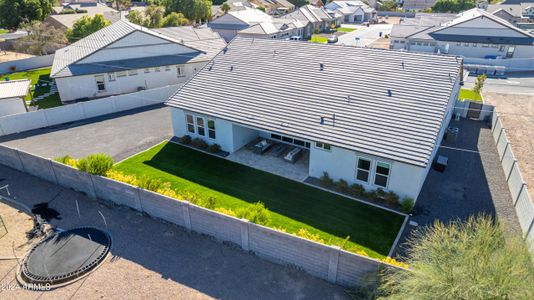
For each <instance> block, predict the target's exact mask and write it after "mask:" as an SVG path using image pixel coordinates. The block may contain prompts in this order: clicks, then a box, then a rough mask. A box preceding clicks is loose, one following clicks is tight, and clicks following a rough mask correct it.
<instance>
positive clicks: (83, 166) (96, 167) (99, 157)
mask: <svg viewBox="0 0 534 300" xmlns="http://www.w3.org/2000/svg"><path fill="white" fill-rule="evenodd" d="M113 164H114V162H113V158H111V156H109V155H106V154H103V153H98V154H91V155H89V156H87V157H84V158H82V159H80V160H78V164H77V165H78V169H80V170H81V171H84V172H86V173H90V174H94V175H100V176H105V175H106V173H107V172H108V171H109V170H111V169H112V168H113Z"/></svg>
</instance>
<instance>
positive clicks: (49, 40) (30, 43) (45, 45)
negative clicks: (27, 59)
mask: <svg viewBox="0 0 534 300" xmlns="http://www.w3.org/2000/svg"><path fill="white" fill-rule="evenodd" d="M20 27H21V28H23V29H24V30H26V31H27V32H28V35H27V36H25V37H23V38H21V39H18V40H17V41H16V42H15V49H16V50H17V52H23V53H28V54H33V55H46V54H51V53H54V52H55V51H56V50H57V49H60V48H63V47H65V45H66V44H67V39H66V38H65V34H64V33H63V31H61V30H59V29H56V28H54V27H53V26H51V25H48V24H44V23H41V22H38V21H33V22H31V23H23V24H21V25H20Z"/></svg>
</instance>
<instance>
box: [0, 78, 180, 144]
mask: <svg viewBox="0 0 534 300" xmlns="http://www.w3.org/2000/svg"><path fill="white" fill-rule="evenodd" d="M180 86H181V85H179V84H176V85H168V86H165V87H161V88H155V89H150V90H145V91H140V92H136V93H130V94H124V95H118V96H111V97H106V98H102V99H96V100H89V101H86V102H78V103H75V104H68V105H64V106H59V107H55V108H50V109H42V110H37V111H32V112H27V113H21V114H16V115H9V116H4V117H0V136H3V135H8V134H13V133H19V132H24V131H28V130H33V129H38V128H44V127H48V126H53V125H59V124H63V123H68V122H73V121H78V120H83V119H88V118H92V117H98V116H103V115H107V114H111V113H116V112H120V111H125V110H130V109H134V108H138V107H143V106H149V105H154V104H158V103H163V102H165V101H166V100H167V99H169V97H171V96H172V95H173V94H174V93H175V92H176V91H177V90H178V88H179V87H180Z"/></svg>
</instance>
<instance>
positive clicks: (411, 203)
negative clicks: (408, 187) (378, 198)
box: [401, 197, 415, 214]
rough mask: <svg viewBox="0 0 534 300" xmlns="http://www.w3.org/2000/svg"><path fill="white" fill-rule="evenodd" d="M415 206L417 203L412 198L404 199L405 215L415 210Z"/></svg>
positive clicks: (402, 208) (402, 207)
mask: <svg viewBox="0 0 534 300" xmlns="http://www.w3.org/2000/svg"><path fill="white" fill-rule="evenodd" d="M414 205H415V202H414V201H413V199H412V198H410V197H404V198H402V202H401V210H402V211H403V212H405V213H407V214H408V213H410V212H412V210H413V207H414Z"/></svg>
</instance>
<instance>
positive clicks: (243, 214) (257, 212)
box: [236, 202, 271, 226]
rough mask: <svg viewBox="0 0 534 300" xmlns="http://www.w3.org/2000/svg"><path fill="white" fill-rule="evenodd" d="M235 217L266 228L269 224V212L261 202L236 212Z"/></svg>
mask: <svg viewBox="0 0 534 300" xmlns="http://www.w3.org/2000/svg"><path fill="white" fill-rule="evenodd" d="M236 216H237V217H238V218H241V219H247V220H249V221H250V222H252V223H256V224H260V225H265V226H268V225H269V224H271V212H270V211H269V210H268V209H267V208H265V205H264V204H263V203H262V202H256V203H254V204H253V205H249V206H247V207H244V208H241V209H239V210H237V211H236Z"/></svg>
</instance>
